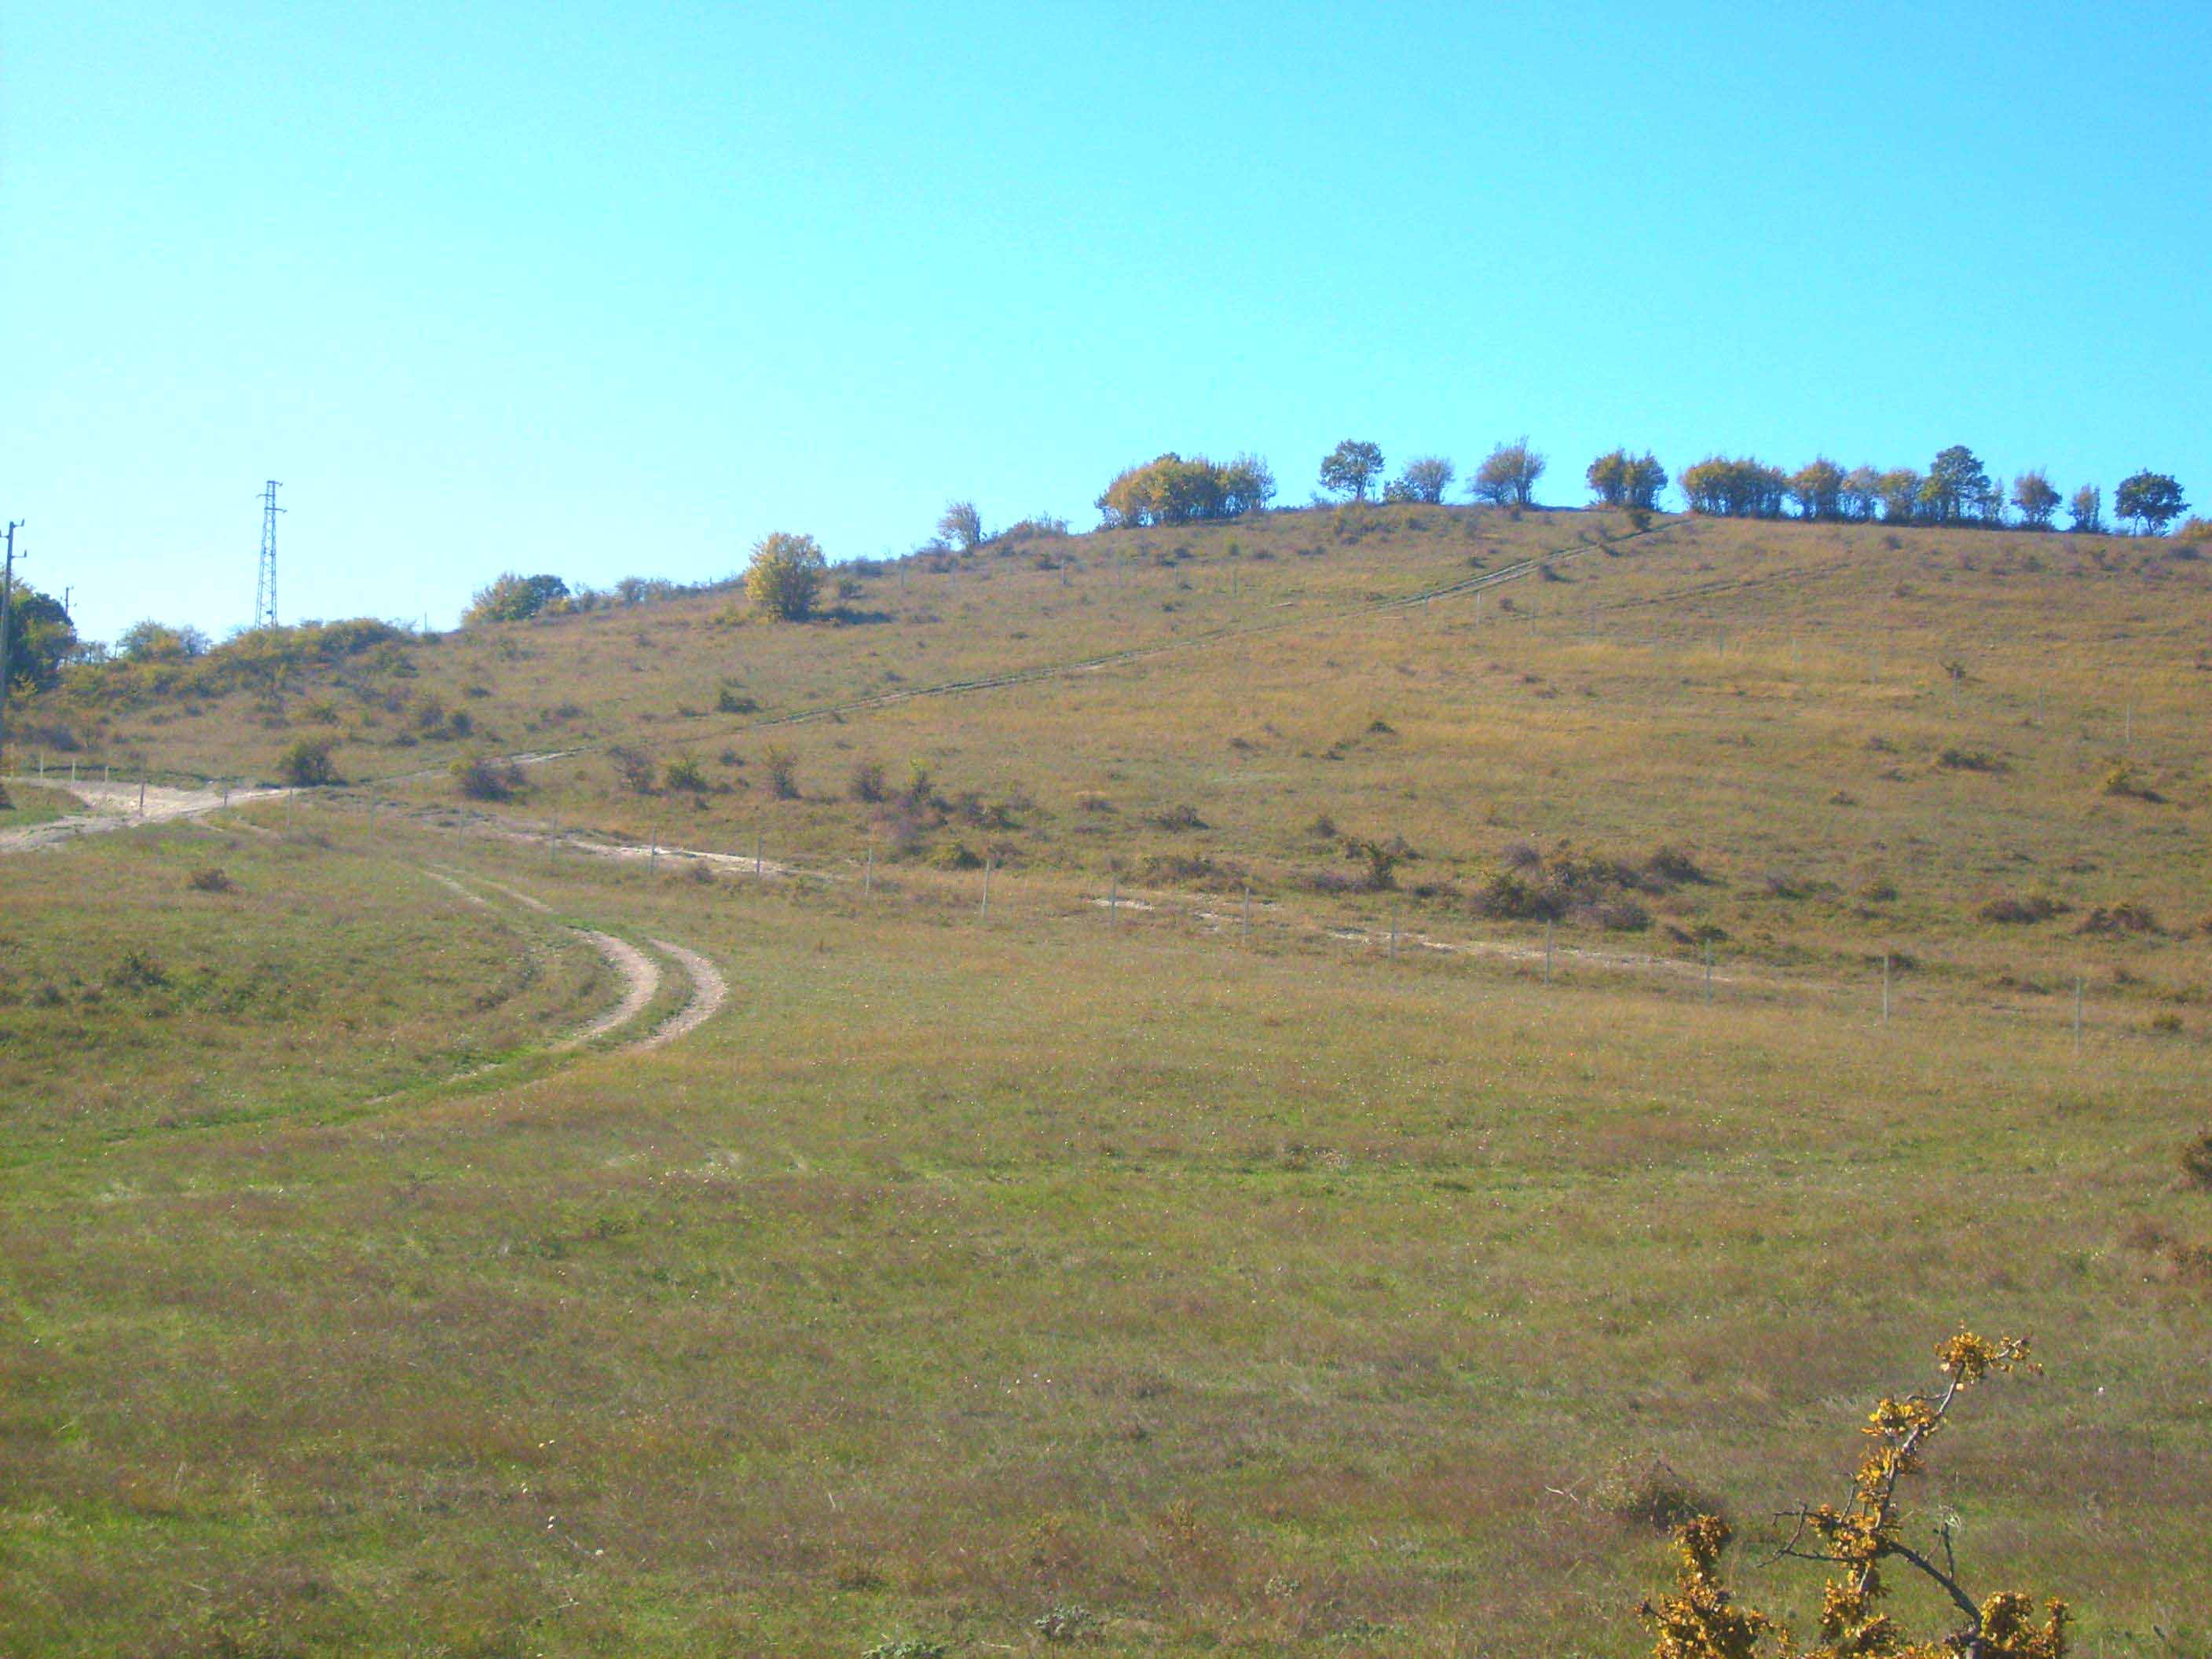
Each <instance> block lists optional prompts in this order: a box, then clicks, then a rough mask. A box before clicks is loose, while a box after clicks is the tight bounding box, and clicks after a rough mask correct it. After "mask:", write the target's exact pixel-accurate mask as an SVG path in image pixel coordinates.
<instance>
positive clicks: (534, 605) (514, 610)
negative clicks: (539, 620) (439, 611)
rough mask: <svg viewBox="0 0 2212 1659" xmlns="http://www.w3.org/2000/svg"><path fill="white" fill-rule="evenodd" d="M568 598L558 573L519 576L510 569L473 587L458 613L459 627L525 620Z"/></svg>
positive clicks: (566, 584) (556, 605)
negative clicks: (474, 590)
mask: <svg viewBox="0 0 2212 1659" xmlns="http://www.w3.org/2000/svg"><path fill="white" fill-rule="evenodd" d="M567 600H568V583H566V582H564V581H562V580H561V579H560V578H559V577H558V576H543V575H541V576H519V575H517V574H515V573H514V572H513V571H512V570H510V571H508V572H507V574H505V575H503V576H501V577H500V578H499V579H498V580H495V581H494V582H493V583H492V584H491V586H489V587H483V588H479V589H477V594H476V597H475V599H472V600H471V602H470V605H469V608H468V609H467V610H466V611H463V612H462V613H461V626H462V627H464V628H474V627H477V625H479V624H481V623H495V622H525V621H527V620H528V619H529V618H530V617H535V616H537V615H538V613H539V612H540V611H547V610H551V609H555V608H556V607H558V606H560V605H564V604H565V603H566V602H567Z"/></svg>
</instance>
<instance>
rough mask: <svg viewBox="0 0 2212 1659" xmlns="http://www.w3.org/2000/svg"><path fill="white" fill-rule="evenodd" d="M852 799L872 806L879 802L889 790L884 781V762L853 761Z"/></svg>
mask: <svg viewBox="0 0 2212 1659" xmlns="http://www.w3.org/2000/svg"><path fill="white" fill-rule="evenodd" d="M852 792H853V799H854V800H857V801H861V802H865V803H866V805H871V806H873V805H878V804H880V803H881V802H882V801H883V799H884V797H885V796H886V795H888V794H889V793H890V787H889V786H888V785H886V784H885V783H884V763H882V762H881V761H873V760H864V761H858V762H855V763H854V767H853V783H852Z"/></svg>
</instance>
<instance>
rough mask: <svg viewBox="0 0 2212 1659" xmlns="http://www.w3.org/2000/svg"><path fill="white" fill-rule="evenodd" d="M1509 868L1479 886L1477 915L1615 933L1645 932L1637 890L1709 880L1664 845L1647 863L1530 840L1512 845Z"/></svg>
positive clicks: (1647, 919)
mask: <svg viewBox="0 0 2212 1659" xmlns="http://www.w3.org/2000/svg"><path fill="white" fill-rule="evenodd" d="M1503 863H1504V868H1502V869H1499V870H1498V871H1497V872H1494V873H1493V874H1492V876H1491V877H1490V878H1489V880H1488V881H1486V882H1485V883H1484V884H1483V885H1482V886H1481V887H1480V889H1478V890H1477V891H1476V893H1475V895H1474V900H1473V904H1474V911H1475V914H1476V915H1482V916H1488V917H1492V918H1494V919H1496V920H1498V921H1583V922H1587V923H1589V924H1590V925H1591V926H1594V927H1605V928H1608V929H1611V930H1613V931H1615V932H1630V933H1641V932H1642V931H1643V930H1644V929H1645V928H1647V927H1650V925H1651V913H1650V911H1649V910H1647V909H1646V908H1644V906H1643V905H1642V904H1641V903H1639V902H1637V901H1636V900H1635V898H1633V897H1632V895H1636V894H1661V893H1667V892H1670V891H1672V890H1674V888H1676V887H1678V886H1681V885H1684V884H1688V883H1692V882H1704V881H1706V880H1709V879H1710V878H1708V877H1707V876H1706V874H1705V872H1704V871H1703V870H1701V869H1699V867H1698V865H1697V864H1696V862H1695V861H1694V860H1692V859H1691V858H1690V856H1689V855H1688V854H1686V853H1683V852H1681V851H1680V850H1678V849H1675V848H1663V847H1662V848H1660V849H1659V850H1658V851H1657V852H1656V853H1654V854H1652V855H1651V856H1650V858H1648V859H1646V860H1644V861H1643V862H1642V863H1640V864H1638V863H1632V862H1630V861H1629V860H1623V859H1613V858H1607V857H1605V856H1603V855H1602V854H1596V853H1586V852H1580V851H1577V850H1576V849H1575V848H1571V847H1569V846H1565V845H1564V844H1563V845H1561V846H1560V847H1559V848H1555V849H1553V851H1552V852H1551V853H1549V854H1546V853H1543V852H1541V851H1539V850H1538V849H1537V848H1534V847H1533V846H1531V845H1529V844H1528V842H1513V843H1511V844H1510V845H1509V846H1508V847H1507V848H1506V849H1505V851H1504V854H1503Z"/></svg>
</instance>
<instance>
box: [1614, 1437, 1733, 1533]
mask: <svg viewBox="0 0 2212 1659" xmlns="http://www.w3.org/2000/svg"><path fill="white" fill-rule="evenodd" d="M1590 1498H1591V1500H1592V1501H1593V1502H1594V1503H1595V1504H1596V1505H1597V1507H1598V1508H1600V1509H1601V1510H1604V1511H1605V1512H1606V1513H1607V1515H1610V1516H1613V1518H1614V1519H1616V1520H1619V1521H1625V1522H1628V1523H1630V1524H1631V1525H1633V1526H1638V1527H1649V1528H1651V1529H1652V1530H1653V1531H1654V1532H1672V1531H1674V1528H1677V1527H1679V1526H1681V1525H1682V1524H1683V1523H1684V1522H1688V1521H1693V1520H1695V1519H1696V1518H1697V1517H1698V1516H1701V1515H1714V1514H1717V1513H1719V1512H1720V1507H1721V1505H1720V1500H1719V1499H1718V1498H1715V1497H1714V1496H1712V1494H1711V1493H1710V1492H1706V1491H1705V1490H1704V1489H1703V1488H1702V1487H1700V1486H1698V1485H1697V1483H1696V1482H1694V1481H1692V1480H1686V1479H1685V1478H1684V1477H1683V1476H1682V1475H1680V1474H1677V1473H1676V1472H1675V1471H1674V1468H1673V1467H1672V1466H1671V1465H1670V1464H1668V1462H1667V1460H1666V1459H1665V1458H1663V1457H1656V1456H1655V1457H1633V1456H1631V1457H1623V1458H1621V1459H1620V1461H1619V1462H1616V1463H1614V1464H1613V1467H1612V1468H1609V1469H1607V1471H1606V1472H1605V1474H1603V1475H1602V1476H1601V1477H1600V1479H1599V1480H1598V1483H1597V1485H1596V1486H1595V1488H1594V1489H1593V1490H1592V1492H1591V1493H1590Z"/></svg>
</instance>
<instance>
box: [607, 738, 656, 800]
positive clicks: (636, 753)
mask: <svg viewBox="0 0 2212 1659" xmlns="http://www.w3.org/2000/svg"><path fill="white" fill-rule="evenodd" d="M607 763H608V764H609V765H610V766H611V767H613V768H614V769H615V779H616V781H617V782H618V783H620V784H621V785H622V786H623V788H625V789H627V790H629V792H630V793H632V794H634V795H649V794H651V793H653V778H654V776H655V775H656V774H657V772H658V771H659V769H658V768H657V767H655V766H654V764H653V757H652V756H650V755H648V754H647V753H646V752H645V750H642V749H633V748H631V747H630V746H629V744H622V743H618V744H615V745H614V747H612V748H611V749H610V750H607Z"/></svg>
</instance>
